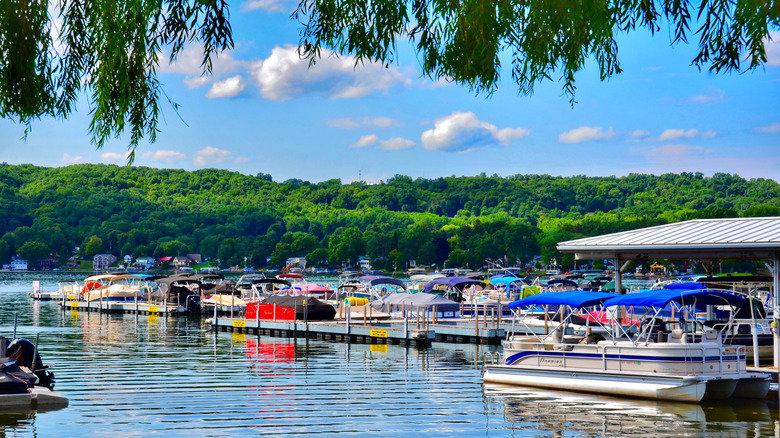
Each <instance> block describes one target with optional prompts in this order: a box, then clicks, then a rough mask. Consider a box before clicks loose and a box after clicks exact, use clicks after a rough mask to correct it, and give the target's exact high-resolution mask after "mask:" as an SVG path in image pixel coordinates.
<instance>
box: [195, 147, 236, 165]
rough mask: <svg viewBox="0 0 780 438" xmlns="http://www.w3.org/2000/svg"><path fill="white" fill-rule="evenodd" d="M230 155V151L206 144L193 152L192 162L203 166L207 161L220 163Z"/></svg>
mask: <svg viewBox="0 0 780 438" xmlns="http://www.w3.org/2000/svg"><path fill="white" fill-rule="evenodd" d="M232 155H233V153H232V152H230V151H226V150H225V149H219V148H215V147H211V146H206V147H205V148H203V149H201V150H199V151H198V152H196V153H195V158H193V159H192V162H193V163H195V164H197V165H198V166H205V165H206V164H208V163H221V162H223V161H227V160H229V159H230V158H231V156H232Z"/></svg>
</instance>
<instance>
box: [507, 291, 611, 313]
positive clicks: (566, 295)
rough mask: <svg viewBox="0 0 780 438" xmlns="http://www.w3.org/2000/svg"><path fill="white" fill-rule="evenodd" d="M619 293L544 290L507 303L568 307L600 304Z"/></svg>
mask: <svg viewBox="0 0 780 438" xmlns="http://www.w3.org/2000/svg"><path fill="white" fill-rule="evenodd" d="M619 296H620V295H617V294H613V293H609V292H590V291H584V290H570V291H566V292H545V293H542V294H537V295H531V296H530V297H528V298H523V299H522V300H517V301H513V302H511V303H509V308H510V309H516V308H518V307H528V306H533V305H536V306H548V305H549V306H555V305H558V306H561V305H562V306H570V307H575V308H577V307H589V306H595V305H597V304H601V303H603V302H604V301H606V300H609V299H613V298H615V297H619Z"/></svg>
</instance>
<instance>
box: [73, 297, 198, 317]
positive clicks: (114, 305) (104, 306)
mask: <svg viewBox="0 0 780 438" xmlns="http://www.w3.org/2000/svg"><path fill="white" fill-rule="evenodd" d="M58 305H59V306H60V308H62V310H63V311H65V310H71V311H74V310H75V311H83V312H101V313H135V314H142V315H170V316H181V315H186V314H187V309H186V308H185V307H182V306H171V305H165V304H149V303H145V302H138V301H134V302H119V301H102V302H101V301H90V302H87V301H63V302H60V303H58Z"/></svg>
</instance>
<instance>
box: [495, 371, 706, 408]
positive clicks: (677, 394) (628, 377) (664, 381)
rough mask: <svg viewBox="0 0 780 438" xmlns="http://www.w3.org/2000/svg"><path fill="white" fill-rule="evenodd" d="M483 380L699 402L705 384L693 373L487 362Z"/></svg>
mask: <svg viewBox="0 0 780 438" xmlns="http://www.w3.org/2000/svg"><path fill="white" fill-rule="evenodd" d="M483 379H484V380H485V382H489V383H504V384H512V385H521V386H530V387H536V388H546V389H559V390H566V391H576V392H587V393H596V394H610V395H616V396H622V397H631V398H644V399H653V400H669V401H677V402H687V403H698V402H699V401H701V400H702V399H703V398H704V394H705V392H706V388H707V383H706V381H702V380H700V379H698V378H696V377H693V376H667V375H652V374H628V373H625V372H619V373H618V372H605V371H596V370H571V369H560V368H545V367H520V366H514V365H488V366H486V367H485V371H484V375H483Z"/></svg>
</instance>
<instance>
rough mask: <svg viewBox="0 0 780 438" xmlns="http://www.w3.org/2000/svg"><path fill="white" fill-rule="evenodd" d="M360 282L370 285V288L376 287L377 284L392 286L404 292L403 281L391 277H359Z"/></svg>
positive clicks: (404, 284) (404, 285)
mask: <svg viewBox="0 0 780 438" xmlns="http://www.w3.org/2000/svg"><path fill="white" fill-rule="evenodd" d="M360 281H364V282H366V283H368V284H370V285H371V286H376V285H379V284H392V285H395V286H398V287H400V288H401V289H403V290H406V283H404V282H403V280H399V279H397V278H393V277H387V276H384V275H364V276H362V277H360Z"/></svg>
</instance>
